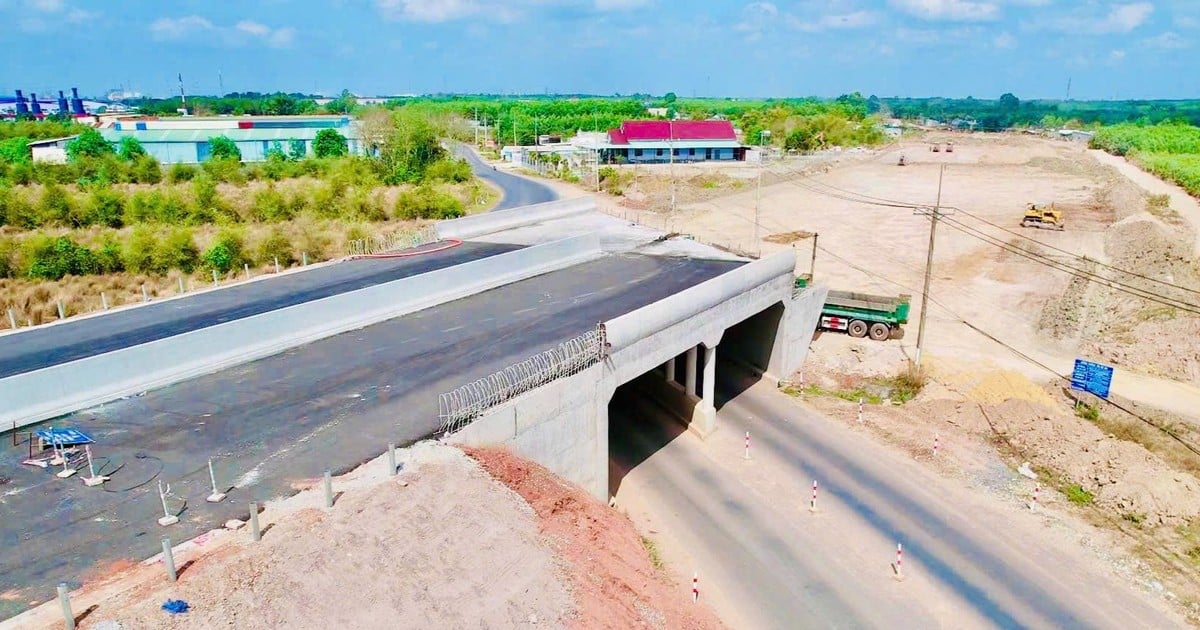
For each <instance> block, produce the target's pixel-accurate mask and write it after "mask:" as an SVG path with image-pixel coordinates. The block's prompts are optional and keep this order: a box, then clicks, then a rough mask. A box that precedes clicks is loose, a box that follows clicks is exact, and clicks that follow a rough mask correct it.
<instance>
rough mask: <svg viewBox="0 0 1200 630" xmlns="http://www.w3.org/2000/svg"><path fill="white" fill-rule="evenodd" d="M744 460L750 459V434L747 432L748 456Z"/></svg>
mask: <svg viewBox="0 0 1200 630" xmlns="http://www.w3.org/2000/svg"><path fill="white" fill-rule="evenodd" d="M744 459H750V432H749V431H747V432H746V455H745V456H744Z"/></svg>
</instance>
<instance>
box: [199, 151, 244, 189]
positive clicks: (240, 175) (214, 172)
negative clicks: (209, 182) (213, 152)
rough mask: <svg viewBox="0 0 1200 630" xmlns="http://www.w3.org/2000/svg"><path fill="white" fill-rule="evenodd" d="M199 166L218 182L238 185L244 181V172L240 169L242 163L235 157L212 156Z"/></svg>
mask: <svg viewBox="0 0 1200 630" xmlns="http://www.w3.org/2000/svg"><path fill="white" fill-rule="evenodd" d="M201 168H203V169H204V172H205V173H208V175H209V176H210V177H212V178H213V179H214V180H216V181H218V182H224V183H226V184H236V185H238V186H241V185H243V184H245V183H246V174H245V173H244V172H243V171H242V163H241V162H239V161H237V160H235V159H232V158H216V157H214V158H213V159H211V160H208V161H207V162H205V163H204V164H203V165H202V166H201Z"/></svg>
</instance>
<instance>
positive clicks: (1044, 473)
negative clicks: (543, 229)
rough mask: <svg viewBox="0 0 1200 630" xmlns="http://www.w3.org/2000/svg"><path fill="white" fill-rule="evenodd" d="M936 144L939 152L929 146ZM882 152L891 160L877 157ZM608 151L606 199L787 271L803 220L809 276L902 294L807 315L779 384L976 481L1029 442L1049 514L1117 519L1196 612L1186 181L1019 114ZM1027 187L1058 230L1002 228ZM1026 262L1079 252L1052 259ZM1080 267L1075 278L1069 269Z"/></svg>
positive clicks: (1143, 569) (639, 218)
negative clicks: (712, 151) (844, 143)
mask: <svg viewBox="0 0 1200 630" xmlns="http://www.w3.org/2000/svg"><path fill="white" fill-rule="evenodd" d="M947 142H952V143H953V145H954V151H953V152H950V153H947V152H945V151H944V150H940V151H938V152H933V151H931V150H930V145H931V144H934V143H938V144H940V147H939V148H944V146H945V143H947ZM901 155H903V156H904V158H905V164H906V165H905V166H899V165H898V162H899V158H900V156H901ZM943 165H945V175H944V180H943V182H942V191H941V205H942V207H943V210H944V212H945V213H946V215H945V220H943V221H941V222H939V223H940V224H939V227H938V230H937V241H936V249H935V262H934V266H933V272H932V284H931V305H930V310H929V316H928V321H927V324H926V337H925V339H924V351H923V352H924V359H923V364H924V366H925V370H926V375H927V376H928V385H927V386H926V387H925V388H924V390H923V391H922V392H921V393H920V394H919V395H918V396H917V397H916V398H915V399H914V400H911V401H909V402H907V403H906V404H903V405H900V404H894V403H893V401H892V400H891V399H890V394H891V391H892V386H891V384H890V379H891V378H892V377H894V376H896V375H897V374H898V373H899V372H901V371H902V370H904V369H905V368H906V367H907V366H908V365H909V364H910V363H911V360H912V359H913V358H914V354H915V347H916V338H917V336H918V334H917V321H918V317H919V315H920V294H921V287H922V279H923V274H924V270H925V259H926V255H927V251H928V242H929V231H930V219H929V208H932V207H933V206H934V205H935V203H937V199H938V180H939V171H940V170H941V168H942V166H943ZM618 170H619V175H618V176H617V181H615V182H614V181H612V180H609V181H606V182H602V186H601V188H602V189H603V190H604V191H605V192H603V193H601V194H599V195H598V197H599V203H600V205H601V207H602V209H604V210H605V211H606V212H609V213H610V214H614V215H616V216H622V217H626V218H628V219H629V220H630V221H636V222H639V223H643V224H646V225H650V226H653V227H658V228H663V229H667V230H669V231H675V232H680V233H684V234H690V235H692V236H694V237H695V238H696V239H697V240H700V241H704V242H708V243H712V244H716V245H718V246H722V247H725V248H728V249H730V250H733V251H738V252H743V253H747V254H751V255H760V254H761V255H767V254H770V253H772V252H775V251H779V250H781V249H784V248H795V249H796V250H797V253H798V256H797V258H798V260H799V261H800V262H799V264H798V267H797V272H798V273H805V272H809V271H810V268H809V260H810V255H811V252H812V251H813V245H814V239H813V238H812V237H811V235H813V234H817V235H819V236H818V237H817V238H816V245H817V248H816V259H815V269H812V270H811V271H813V273H814V276H815V280H816V281H817V282H821V283H826V284H828V285H829V286H830V287H832V288H835V289H842V290H853V291H863V292H869V293H877V294H884V295H889V294H890V295H896V294H899V293H907V294H911V295H913V313H912V316H911V318H910V321H909V324H908V325H907V326H906V327H905V329H904V331H903V333H902V334H899V335H895V336H894V337H893V338H892V339H891V340H889V341H886V342H872V341H869V340H866V339H851V338H848V337H846V336H845V335H842V334H839V333H822V334H820V335H818V336H817V338H816V339H815V340H814V342H813V344H812V353H811V354H810V358H809V360H808V362H807V363H806V366H805V368H804V370H803V373H802V374H803V375H801V374H794V375H792V376H791V380H792V381H793V385H794V388H795V393H796V394H797V395H798V396H800V397H802V398H804V400H805V401H806V403H807V404H811V405H814V406H815V407H816V408H817V409H819V410H821V411H824V412H827V413H829V414H830V415H833V416H834V417H841V418H844V419H847V420H850V421H857V409H858V400H859V399H860V398H862V399H864V402H865V404H866V407H867V412H866V414H865V417H866V424H867V425H868V426H869V427H870V431H871V433H872V434H873V435H876V436H877V437H879V438H880V439H883V440H886V441H889V442H891V443H894V444H896V445H898V446H900V447H901V448H904V449H908V450H911V451H912V452H914V453H917V452H921V453H927V452H928V449H929V448H930V447H931V445H932V444H933V442H934V438H935V436H937V437H938V439H939V440H940V442H941V443H942V444H943V445H946V444H952V445H953V446H952V447H947V452H950V451H952V452H953V455H952V456H950V457H947V458H943V459H942V460H939V463H938V465H939V466H940V467H941V468H942V469H943V470H944V472H945V473H946V474H952V475H962V476H967V477H970V478H971V479H973V480H976V481H979V482H980V483H983V484H985V485H986V483H987V479H988V477H989V470H990V467H991V466H994V465H995V464H996V462H997V461H1002V462H1004V463H1005V464H1006V465H1007V466H1008V467H1010V468H1016V467H1018V466H1020V465H1021V464H1023V463H1025V462H1029V463H1030V466H1029V467H1028V468H1027V470H1030V472H1031V473H1033V474H1035V475H1036V477H1037V479H1038V481H1037V483H1040V484H1041V485H1042V487H1043V488H1042V496H1041V500H1042V502H1044V503H1045V502H1049V503H1051V504H1054V505H1056V506H1058V507H1060V508H1062V509H1064V510H1070V511H1074V512H1077V514H1078V515H1079V516H1081V517H1082V519H1074V520H1065V521H1063V523H1065V525H1063V526H1069V527H1076V528H1080V531H1078V534H1079V536H1080V539H1081V540H1083V539H1085V538H1086V537H1087V536H1088V535H1089V532H1088V531H1086V530H1088V529H1089V528H1092V527H1096V526H1100V527H1104V528H1106V529H1108V530H1110V531H1113V532H1117V533H1118V536H1117V538H1116V540H1118V541H1120V544H1121V545H1123V546H1124V548H1125V550H1126V551H1132V552H1134V553H1135V554H1136V557H1137V558H1139V560H1138V562H1139V563H1143V564H1140V565H1139V568H1138V569H1137V570H1136V571H1132V572H1130V573H1131V574H1132V573H1136V574H1138V576H1139V577H1138V578H1137V579H1138V580H1139V581H1140V583H1142V584H1150V585H1152V586H1151V587H1152V588H1155V589H1157V590H1159V591H1161V592H1163V593H1164V596H1165V597H1168V599H1171V600H1172V601H1174V602H1176V603H1177V604H1179V605H1180V609H1181V610H1182V611H1183V612H1185V614H1188V615H1190V616H1191V617H1192V618H1193V619H1195V618H1196V616H1197V614H1198V612H1200V604H1198V602H1200V579H1198V577H1200V574H1198V572H1197V569H1198V568H1200V521H1198V520H1197V516H1200V492H1198V491H1200V481H1198V480H1197V477H1196V474H1197V473H1198V472H1200V455H1198V453H1200V451H1198V450H1197V449H1198V448H1200V316H1198V315H1197V314H1196V313H1195V312H1189V311H1192V310H1196V311H1200V308H1197V309H1192V308H1191V307H1190V305H1195V304H1200V293H1197V291H1198V290H1200V263H1198V259H1197V239H1196V231H1197V227H1198V226H1200V204H1197V201H1196V200H1195V199H1194V198H1192V197H1190V196H1188V195H1187V194H1186V193H1184V192H1183V191H1182V190H1180V189H1179V188H1178V187H1176V186H1173V185H1171V184H1168V183H1165V182H1163V181H1161V180H1159V179H1157V178H1155V177H1153V176H1151V175H1148V174H1146V173H1144V172H1142V171H1141V170H1140V169H1138V168H1137V167H1136V166H1135V165H1133V164H1131V163H1128V162H1126V161H1125V160H1124V159H1122V158H1117V157H1114V156H1110V155H1107V154H1103V153H1100V152H1098V151H1094V150H1089V149H1088V148H1087V147H1086V146H1085V145H1082V144H1078V143H1072V142H1066V141H1059V140H1055V139H1046V138H1041V137H1037V136H1033V135H1024V134H950V133H945V134H930V135H928V136H926V137H922V138H920V139H905V140H904V141H901V142H899V143H896V144H893V145H890V146H887V147H884V148H882V149H876V150H851V151H826V152H822V153H819V154H816V155H812V156H804V157H794V158H784V159H779V160H776V161H774V162H768V163H767V164H765V165H759V164H753V163H740V164H730V165H722V164H704V165H682V164H675V165H653V166H638V167H632V166H622V167H619V169H618ZM760 179H761V187H760V185H759V181H760ZM554 185H555V186H556V187H557V188H558V189H559V190H560V192H561V193H562V194H563V195H564V196H571V195H581V194H595V188H596V184H595V181H594V180H592V183H591V185H590V186H585V185H567V184H559V183H555V184H554ZM589 189H590V190H589ZM672 198H674V208H673V209H672ZM1031 202H1036V203H1051V202H1053V203H1054V204H1056V205H1057V206H1058V207H1059V208H1061V209H1062V210H1063V214H1064V219H1065V225H1066V229H1065V230H1063V231H1051V230H1037V229H1032V228H1021V227H1020V219H1021V216H1022V214H1023V212H1024V209H1025V207H1026V204H1028V203H1031ZM915 208H922V209H920V210H916V209H915ZM756 216H757V221H756ZM756 223H757V225H756ZM1026 237H1028V238H1026ZM1031 239H1033V240H1031ZM989 241H990V242H989ZM1047 261H1049V262H1051V263H1058V264H1060V265H1061V264H1066V265H1070V266H1072V267H1074V268H1076V269H1078V270H1080V271H1079V272H1077V273H1076V274H1075V275H1074V276H1073V275H1072V274H1071V273H1068V272H1065V271H1063V270H1062V269H1061V268H1059V269H1055V268H1054V266H1052V265H1048V264H1046V262H1047ZM1105 265H1108V266H1109V267H1106V266H1105ZM1116 269H1120V270H1121V271H1117V270H1116ZM1125 272H1132V273H1125ZM1089 274H1090V277H1091V278H1092V279H1093V281H1089V280H1088V279H1085V278H1081V277H1078V276H1087V275H1089ZM1113 282H1119V283H1122V286H1124V287H1125V288H1127V289H1132V290H1133V291H1134V292H1142V293H1149V294H1153V295H1155V296H1158V297H1159V299H1160V300H1161V301H1165V302H1167V303H1168V304H1162V303H1155V302H1153V301H1148V300H1145V299H1143V298H1141V297H1135V296H1133V295H1130V294H1129V293H1128V292H1125V291H1121V290H1118V289H1114V288H1112V286H1111V284H1112V283H1113ZM1076 358H1084V359H1089V360H1094V361H1099V362H1102V363H1106V364H1109V365H1113V366H1115V368H1116V374H1115V377H1114V380H1113V388H1112V395H1111V396H1110V399H1111V400H1112V401H1113V402H1116V403H1117V404H1119V405H1120V406H1121V407H1122V408H1123V409H1125V410H1127V411H1128V412H1132V413H1127V412H1126V411H1122V410H1121V409H1119V408H1117V407H1114V406H1112V405H1109V404H1099V403H1098V401H1096V400H1095V399H1091V398H1088V397H1086V396H1080V397H1079V398H1081V399H1082V400H1083V403H1085V404H1088V405H1092V404H1095V407H1094V408H1091V407H1081V408H1076V407H1075V406H1074V405H1075V400H1074V398H1075V397H1073V396H1071V395H1070V394H1069V392H1068V391H1067V387H1066V385H1067V382H1066V381H1065V380H1064V379H1063V377H1064V376H1068V377H1069V375H1070V373H1071V369H1072V366H1073V362H1074V360H1075V359H1076ZM801 379H802V380H803V386H801V385H799V384H798V382H799V381H800V380H801ZM1000 492H1001V494H1007V499H1006V500H1010V501H1011V500H1013V499H1014V496H1015V494H1020V495H1021V496H1019V497H1016V498H1019V499H1020V500H1022V501H1029V500H1030V499H1031V497H1030V496H1028V494H1029V490H1028V489H1025V488H1020V489H1013V488H1007V489H1002V490H1001V491H1000Z"/></svg>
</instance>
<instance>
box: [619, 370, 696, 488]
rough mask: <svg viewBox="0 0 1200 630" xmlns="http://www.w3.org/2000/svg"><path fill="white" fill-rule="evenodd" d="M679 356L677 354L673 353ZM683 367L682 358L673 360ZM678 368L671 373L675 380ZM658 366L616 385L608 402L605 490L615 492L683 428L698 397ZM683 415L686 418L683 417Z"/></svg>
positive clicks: (683, 431) (685, 427)
mask: <svg viewBox="0 0 1200 630" xmlns="http://www.w3.org/2000/svg"><path fill="white" fill-rule="evenodd" d="M677 358H679V357H677ZM677 363H678V364H679V370H682V369H683V366H682V364H683V363H684V361H683V360H679V361H678V362H677ZM681 374H682V372H681V371H677V372H676V374H675V376H676V378H678V379H679V380H682V378H681ZM666 377H667V374H666V370H665V368H664V367H663V366H660V367H658V368H656V369H654V370H651V371H649V372H647V373H645V374H643V375H641V376H639V377H638V378H635V379H634V380H632V381H630V382H628V383H625V384H624V385H621V386H620V387H617V389H616V391H615V392H614V393H613V397H612V399H611V400H610V401H609V403H608V493H609V496H610V497H615V496H617V491H618V490H620V487H621V482H622V481H623V480H624V479H625V476H626V475H628V474H629V472H630V471H631V470H633V469H634V468H636V467H637V466H638V465H639V464H641V463H642V462H644V461H646V460H647V459H649V458H650V456H651V455H653V454H655V453H657V452H658V451H659V450H661V449H662V448H663V447H665V446H666V445H668V444H670V443H671V442H672V441H674V440H675V439H677V438H678V437H679V436H681V435H682V434H683V433H685V432H686V431H687V425H688V420H690V418H691V414H692V413H693V411H694V409H695V408H696V405H698V404H699V403H700V400H699V399H697V398H694V397H690V396H687V394H686V392H685V391H684V384H683V383H679V382H676V381H675V380H668V379H667V378H666ZM685 418H686V419H685Z"/></svg>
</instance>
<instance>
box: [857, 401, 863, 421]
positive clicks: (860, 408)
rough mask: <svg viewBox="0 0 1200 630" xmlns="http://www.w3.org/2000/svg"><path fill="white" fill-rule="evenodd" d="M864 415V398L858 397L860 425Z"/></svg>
mask: <svg viewBox="0 0 1200 630" xmlns="http://www.w3.org/2000/svg"><path fill="white" fill-rule="evenodd" d="M862 413H863V399H862V396H859V397H858V423H859V424H862Z"/></svg>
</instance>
